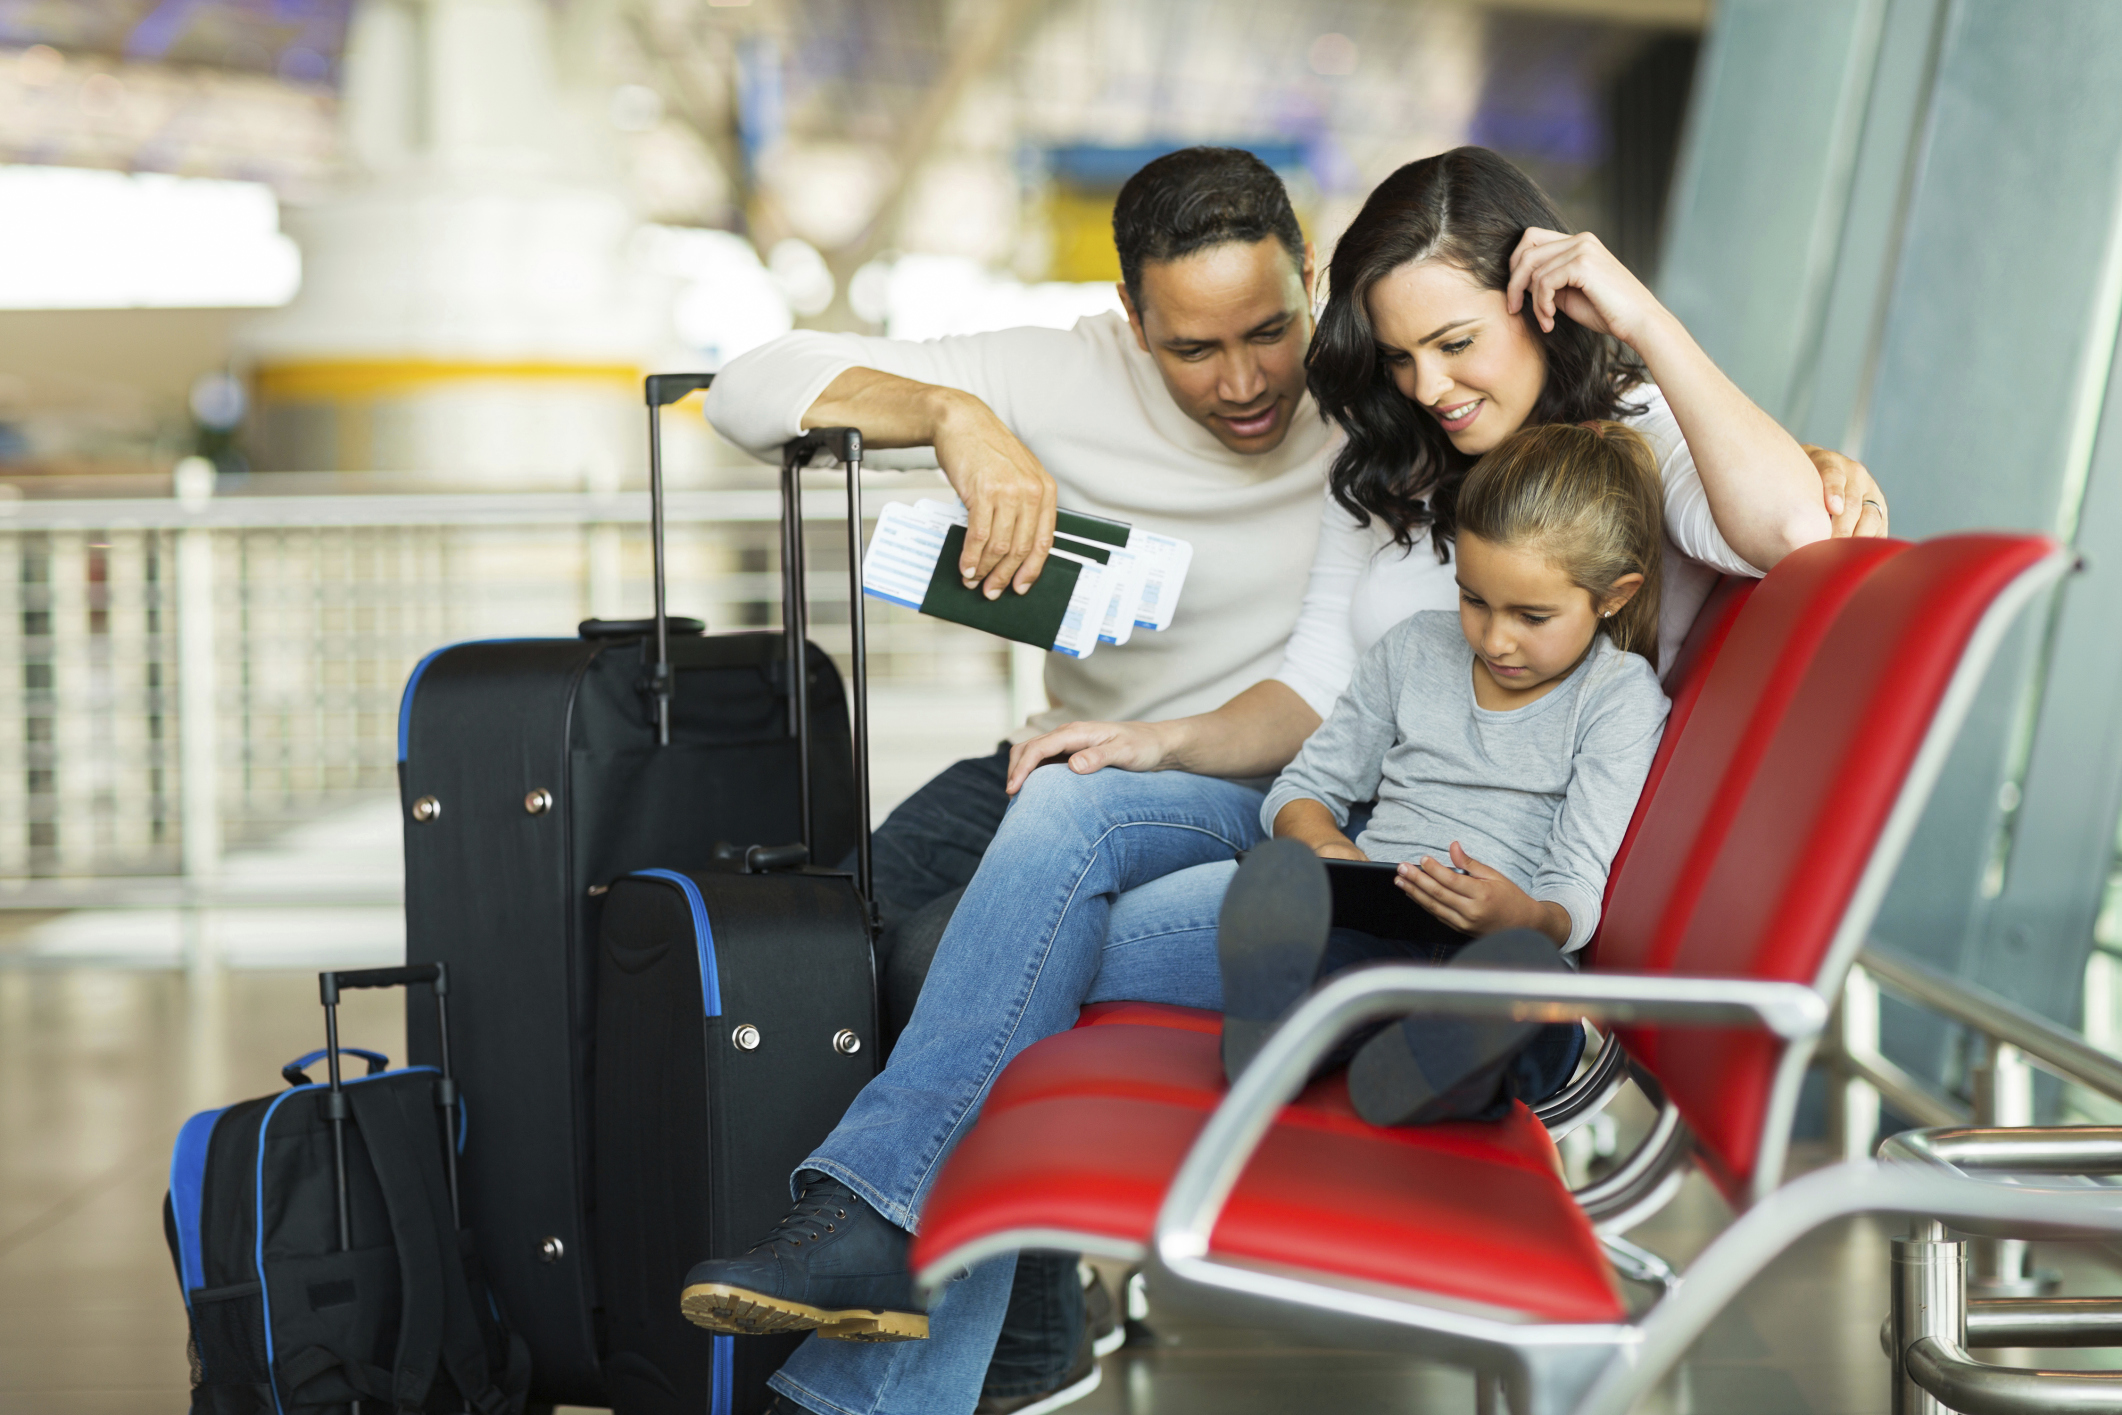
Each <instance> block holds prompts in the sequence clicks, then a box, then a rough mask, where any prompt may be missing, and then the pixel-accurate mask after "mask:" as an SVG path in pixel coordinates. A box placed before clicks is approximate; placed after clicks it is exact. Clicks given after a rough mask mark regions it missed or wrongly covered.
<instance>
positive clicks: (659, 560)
mask: <svg viewBox="0 0 2122 1415" xmlns="http://www.w3.org/2000/svg"><path fill="white" fill-rule="evenodd" d="M714 381H715V376H714V375H713V374H711V373H652V374H650V375H649V376H648V379H647V381H646V383H645V385H644V386H645V388H646V391H647V394H648V540H649V550H650V558H651V559H652V560H653V561H654V564H655V578H656V653H655V657H654V658H653V659H651V660H650V661H649V665H648V688H649V692H651V693H652V694H654V695H655V699H656V745H657V746H659V747H668V746H669V745H670V704H671V695H672V694H673V692H674V691H675V690H676V687H677V684H676V682H675V681H674V680H673V678H672V677H671V671H670V622H669V620H668V619H667V618H666V617H665V615H664V576H663V409H664V407H665V405H666V404H670V403H675V402H677V401H678V400H679V399H680V398H683V397H684V396H685V395H686V394H688V393H693V392H696V391H698V390H699V389H702V388H705V387H707V386H708V385H709V384H711V383H713V382H714Z"/></svg>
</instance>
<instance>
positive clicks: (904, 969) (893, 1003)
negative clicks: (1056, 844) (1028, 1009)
mask: <svg viewBox="0 0 2122 1415" xmlns="http://www.w3.org/2000/svg"><path fill="white" fill-rule="evenodd" d="M1008 780H1009V746H1008V744H1007V743H1004V744H1003V745H1002V746H1000V747H998V748H996V750H995V751H994V752H993V753H991V754H990V755H988V756H984V757H968V758H966V759H965V760H964V761H960V762H953V763H952V764H951V765H950V766H948V767H945V768H944V769H943V770H942V771H941V772H939V773H938V774H937V775H936V777H935V779H934V780H932V781H930V782H929V783H928V784H927V785H926V786H923V787H922V788H921V789H920V790H919V791H916V792H915V793H914V794H913V795H911V796H909V797H907V798H906V800H905V801H903V802H901V803H900V804H899V806H898V807H897V808H896V809H895V810H893V812H892V813H891V815H890V816H888V817H886V819H885V822H884V824H883V825H882V826H880V827H879V828H878V830H877V833H876V838H875V841H874V842H873V843H872V845H871V847H870V850H871V870H872V872H873V876H874V879H875V882H876V883H875V888H876V894H877V911H878V915H879V917H880V918H881V920H882V922H883V925H884V932H883V935H882V937H881V938H879V939H878V944H877V979H878V984H879V991H880V992H881V993H882V997H881V998H880V999H879V1000H880V1003H881V1010H882V1012H883V1016H882V1018H881V1019H880V1021H881V1023H882V1025H883V1029H884V1043H885V1054H886V1055H889V1054H890V1047H891V1044H892V1043H893V1042H895V1041H897V1040H898V1036H899V1033H900V1032H901V1031H902V1030H903V1029H904V1028H905V1026H906V1021H907V1018H909V1017H910V1016H912V1015H913V1008H914V1001H915V999H916V998H917V997H918V996H919V995H920V992H921V983H922V980H923V979H924V978H926V977H927V976H928V965H929V963H930V961H931V960H932V959H934V957H935V956H936V945H937V943H938V941H939V940H940V939H941V938H942V936H943V929H944V926H945V925H947V924H948V923H949V922H950V916H951V910H952V909H953V908H954V907H955V906H956V904H957V902H958V896H959V895H961V894H962V893H964V891H965V886H966V885H967V884H969V883H970V882H971V881H972V877H973V874H974V872H975V871H977V870H978V869H979V868H980V858H981V856H983V855H985V854H986V853H987V847H988V843H989V842H990V841H992V840H993V839H994V838H995V831H996V830H997V829H999V828H1000V827H1001V824H1002V815H1003V812H1004V810H1005V809H1006V808H1007V807H1008V805H1009V797H1007V796H1005V795H1004V794H1003V791H1002V788H1003V786H1004V785H1005V784H1006V783H1007V782H1008ZM845 868H848V869H853V868H854V862H853V860H852V859H850V860H849V861H848V862H847V864H846V866H845ZM1082 1337H1083V1289H1082V1287H1081V1285H1080V1284H1079V1282H1078V1280H1077V1276H1076V1258H1075V1255H1074V1254H1072V1253H1019V1254H1018V1255H1017V1275H1016V1279H1015V1281H1014V1283H1013V1285H1012V1286H1011V1288H1010V1294H1009V1312H1008V1315H1006V1316H1005V1317H1004V1318H1003V1319H1002V1333H1001V1335H1000V1336H999V1337H998V1338H997V1339H996V1341H995V1354H994V1357H993V1360H992V1361H991V1362H990V1364H989V1366H988V1368H987V1381H986V1384H985V1386H984V1393H985V1394H988V1395H995V1396H1005V1397H1006V1396H1013V1395H1032V1394H1035V1393H1037V1392H1039V1391H1045V1390H1051V1389H1053V1388H1054V1387H1055V1386H1056V1385H1059V1384H1060V1382H1061V1378H1062V1377H1063V1376H1065V1375H1066V1374H1068V1368H1069V1363H1070V1360H1071V1359H1072V1358H1073V1357H1074V1356H1075V1354H1076V1343H1077V1342H1079V1341H1081V1340H1082Z"/></svg>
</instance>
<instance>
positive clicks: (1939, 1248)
mask: <svg viewBox="0 0 2122 1415" xmlns="http://www.w3.org/2000/svg"><path fill="white" fill-rule="evenodd" d="M1893 1277H1894V1280H1893V1291H1892V1303H1893V1305H1892V1310H1891V1314H1890V1315H1889V1316H1888V1318H1887V1340H1888V1344H1889V1349H1888V1352H1887V1359H1888V1361H1889V1363H1890V1364H1891V1366H1892V1368H1893V1383H1894V1391H1893V1411H1894V1415H1953V1412H1952V1411H1951V1410H1950V1409H1948V1408H1947V1407H1946V1406H1945V1405H1943V1404H1941V1403H1940V1402H1939V1401H1938V1399H1937V1397H1936V1396H1933V1395H1932V1394H1931V1393H1930V1392H1929V1391H1927V1390H1925V1389H1923V1387H1922V1386H1920V1385H1917V1384H1916V1382H1915V1379H1914V1377H1912V1376H1910V1375H1909V1373H1908V1349H1909V1348H1910V1347H1911V1346H1914V1345H1915V1344H1916V1343H1917V1342H1918V1341H1921V1340H1923V1339H1924V1338H1926V1337H1943V1338H1945V1339H1946V1340H1947V1341H1949V1342H1950V1343H1951V1344H1952V1345H1953V1347H1954V1348H1956V1349H1957V1348H1960V1347H1962V1346H1964V1345H1965V1344H1966V1337H1967V1245H1966V1244H1965V1243H1961V1242H1956V1241H1954V1240H1952V1239H1950V1238H1948V1237H1947V1236H1946V1232H1945V1225H1944V1224H1942V1223H1937V1222H1935V1221H1933V1220H1930V1219H1920V1218H1919V1219H1917V1220H1915V1222H1914V1223H1913V1224H1912V1225H1911V1227H1910V1231H1909V1235H1908V1237H1906V1238H1896V1239H1895V1240H1894V1244H1893Z"/></svg>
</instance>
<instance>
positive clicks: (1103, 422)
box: [707, 148, 1338, 1412]
mask: <svg viewBox="0 0 2122 1415" xmlns="http://www.w3.org/2000/svg"><path fill="white" fill-rule="evenodd" d="M1113 235H1114V240H1115V243H1116V245H1117V246H1118V248H1119V254H1120V267H1121V274H1122V277H1123V279H1122V284H1121V287H1120V298H1121V302H1122V304H1123V306H1124V307H1125V309H1126V315H1125V317H1124V318H1123V317H1121V316H1119V315H1101V316H1096V317H1093V318H1089V319H1084V320H1080V321H1078V322H1077V324H1076V327H1075V328H1074V329H1072V330H1068V331H1066V332H1063V331H1059V330H1047V329H1012V330H1005V331H1002V332H1000V333H995V334H980V335H969V336H964V337H960V338H952V339H940V340H935V341H932V342H929V343H923V344H911V343H904V342H898V341H894V340H889V339H869V338H861V337H857V336H853V335H835V334H819V333H809V332H805V333H797V334H791V335H788V336H786V337H785V338H782V339H778V340H776V341H774V342H773V343H771V344H768V345H766V346H765V347H764V348H761V349H758V350H755V351H754V352H752V353H750V354H747V355H745V356H744V357H742V358H740V359H737V360H735V361H734V362H732V363H731V364H730V365H729V367H728V368H726V369H724V370H723V371H722V372H721V373H720V374H719V375H717V377H716V379H715V384H714V387H713V388H712V389H711V390H710V391H709V393H708V399H707V416H708V419H709V421H711V422H712V423H713V424H714V425H715V427H716V428H717V429H719V430H720V431H721V432H722V434H723V435H724V436H725V437H728V438H729V439H730V440H731V441H733V442H735V443H737V444H738V445H739V446H742V447H745V448H747V449H749V450H751V451H753V452H754V453H757V454H758V455H760V456H762V457H766V458H768V459H772V458H773V457H774V456H775V455H776V450H777V449H778V448H779V447H780V445H781V444H782V443H783V442H786V441H787V440H788V439H790V438H792V437H794V436H796V435H797V434H798V433H799V432H800V431H802V430H803V429H805V428H813V427H842V426H847V427H859V428H861V429H862V434H863V442H864V444H865V446H866V447H868V448H871V449H882V448H933V449H934V460H933V465H936V466H939V467H941V468H942V470H943V473H944V476H945V477H946V478H948V479H949V481H950V484H951V487H952V488H953V489H954V490H955V491H956V492H957V493H958V496H959V498H960V499H961V500H963V501H964V502H965V505H966V512H967V521H968V524H967V529H966V539H965V552H964V556H963V558H962V559H961V561H960V564H959V571H960V573H961V575H962V576H963V577H964V579H965V582H966V583H967V584H968V585H974V584H977V585H979V586H980V587H981V589H982V592H983V593H985V594H986V595H987V596H988V598H990V599H994V598H997V597H999V596H1000V595H1002V594H1006V593H1022V592H1023V591H1024V590H1025V589H1026V588H1028V587H1029V586H1030V585H1031V584H1032V582H1033V581H1034V580H1036V579H1037V577H1038V574H1039V572H1040V569H1041V567H1042V565H1043V563H1044V561H1045V559H1046V552H1047V550H1048V549H1049V548H1050V547H1051V546H1052V544H1053V532H1054V511H1055V507H1056V505H1057V504H1059V505H1065V506H1067V507H1068V508H1069V509H1070V510H1074V511H1086V512H1091V513H1093V514H1097V515H1102V516H1110V517H1113V518H1115V519H1117V520H1122V521H1127V522H1129V523H1131V524H1135V525H1139V526H1143V527H1145V528H1146V529H1149V530H1154V531H1157V532H1160V533H1162V534H1166V535H1173V536H1178V537H1181V538H1183V539H1185V540H1188V541H1191V542H1192V543H1193V546H1194V559H1193V563H1192V566H1191V568H1190V569H1189V570H1188V573H1187V581H1186V587H1185V591H1184V596H1183V598H1182V600H1181V602H1180V605H1179V609H1178V613H1177V614H1176V616H1175V617H1174V619H1173V621H1172V624H1171V627H1170V628H1168V629H1165V630H1163V631H1161V632H1159V633H1141V634H1137V635H1135V636H1134V638H1133V639H1132V640H1131V641H1130V642H1129V643H1128V644H1127V645H1126V646H1125V647H1120V648H1115V647H1112V646H1110V645H1107V646H1104V647H1101V648H1100V650H1099V651H1098V652H1097V653H1096V654H1094V655H1092V656H1091V657H1090V658H1088V659H1082V660H1077V659H1071V658H1068V657H1065V656H1063V655H1058V654H1053V655H1049V656H1048V658H1047V665H1046V689H1047V695H1048V697H1049V698H1050V700H1051V701H1052V703H1053V704H1054V706H1053V707H1052V708H1051V709H1049V710H1048V711H1047V712H1044V713H1041V714H1039V715H1037V716H1035V717H1034V718H1032V720H1031V721H1030V722H1029V723H1027V724H1025V725H1024V726H1023V727H1022V728H1021V729H1020V730H1019V732H1018V733H1017V734H1016V737H1017V739H1018V740H1021V739H1022V738H1023V737H1028V736H1031V735H1033V734H1035V733H1036V732H1038V731H1042V730H1044V729H1046V728H1048V727H1053V726H1058V725H1060V724H1061V723H1065V722H1070V721H1074V720H1076V719H1079V718H1083V719H1103V720H1114V719H1120V720H1125V719H1151V720H1155V719H1160V718H1166V717H1176V716H1183V715H1185V714H1188V713H1194V712H1203V711H1206V710H1208V709H1210V708H1213V707H1216V706H1218V705H1220V704H1222V703H1224V702H1226V701H1228V700H1229V699H1230V698H1231V697H1233V696H1234V695H1236V694H1237V693H1238V692H1239V691H1240V690H1242V689H1244V688H1246V687H1249V686H1251V685H1252V684H1254V683H1257V682H1259V681H1260V680H1261V679H1263V678H1266V677H1268V676H1269V675H1270V674H1272V673H1273V672H1274V671H1275V669H1276V667H1277V666H1278V665H1279V663H1280V658H1281V652H1282V645H1283V642H1284V641H1285V640H1286V639H1288V637H1289V634H1290V630H1291V628H1292V627H1293V626H1294V624H1295V622H1296V617H1297V610H1298V608H1299V605H1300V603H1301V601H1302V599H1303V595H1304V582H1305V576H1306V572H1307V571H1308V570H1309V569H1310V566H1311V560H1312V553H1313V550H1314V548H1315V546H1316V543H1317V539H1318V530H1319V516H1320V510H1321V507H1322V506H1323V504H1324V502H1323V499H1322V495H1321V489H1322V487H1323V485H1324V479H1325V468H1326V463H1327V460H1328V458H1329V457H1330V455H1331V453H1332V450H1333V448H1334V447H1335V446H1336V445H1337V442H1338V434H1336V433H1334V432H1333V431H1332V429H1330V428H1329V426H1328V425H1327V424H1326V423H1325V421H1324V420H1323V419H1321V418H1320V417H1319V415H1318V412H1317V410H1316V408H1315V407H1314V405H1313V404H1312V401H1311V398H1310V396H1309V395H1308V394H1307V393H1306V392H1305V388H1304V353H1305V349H1306V347H1307V346H1308V345H1309V343H1310V340H1311V330H1312V325H1311V289H1312V276H1313V252H1312V249H1311V247H1310V246H1309V245H1307V244H1306V243H1305V240H1304V237H1303V233H1302V231H1301V229H1300V228H1299V226H1298V224H1297V217H1296V213H1295V212H1294V211H1293V210H1292V209H1291V207H1290V203H1289V196H1288V194H1287V193H1286V192H1285V191H1284V190H1283V187H1282V182H1281V180H1280V179H1279V178H1277V177H1276V176H1275V174H1274V173H1273V172H1272V171H1271V170H1270V169H1269V168H1268V167H1267V166H1266V164H1264V163H1262V162H1261V161H1260V160H1259V159H1258V158H1256V157H1254V156H1252V155H1251V154H1250V153H1246V152H1240V151H1236V150H1233V149H1228V148H1189V149H1186V150H1184V151H1180V152H1175V153H1172V154H1169V155H1168V156H1165V157H1161V158H1158V159H1157V160H1156V161H1154V162H1152V163H1150V164H1149V165H1148V166H1146V167H1144V168H1143V169H1142V170H1141V171H1140V172H1138V173H1136V174H1135V176H1134V177H1132V178H1131V179H1130V180H1129V181H1128V183H1127V185H1126V187H1125V188H1123V189H1122V191H1121V193H1120V197H1119V200H1118V202H1117V203H1116V205H1115V207H1114V210H1113ZM872 460H873V463H874V464H882V465H890V464H891V463H890V461H889V460H888V459H887V458H883V457H878V458H873V459H872ZM900 464H901V465H915V466H925V465H930V462H929V460H928V459H927V458H926V457H915V458H911V459H905V460H903V461H902V462H901V463H900ZM1008 765H1009V750H1008V743H1004V744H1002V746H1000V747H999V748H997V749H996V751H995V752H994V753H993V754H991V755H989V756H984V757H975V758H972V759H970V760H967V761H961V762H959V763H957V764H956V765H954V766H952V767H950V768H949V769H947V770H946V771H944V772H943V773H942V774H941V775H940V776H938V777H937V778H936V779H935V780H934V781H931V782H930V783H929V784H928V785H926V786H924V787H923V788H922V789H921V790H920V791H919V792H917V793H915V795H914V796H913V797H911V798H910V799H909V800H907V801H906V802H905V803H904V804H903V805H901V806H900V807H899V808H898V809H897V810H895V811H894V812H892V814H891V817H890V818H889V819H888V820H886V821H885V823H884V825H883V827H882V828H881V829H880V830H879V831H878V832H877V837H876V842H875V860H874V869H875V878H876V892H877V895H878V906H879V910H880V912H881V914H882V916H883V919H884V923H885V937H884V939H883V940H882V941H881V944H880V950H879V951H880V955H881V956H880V959H879V963H880V969H881V971H882V973H883V976H884V989H885V994H886V997H885V1004H886V1006H885V1011H886V1022H885V1025H886V1031H887V1036H888V1037H889V1036H894V1035H896V1033H897V1031H898V1029H899V1028H900V1027H901V1026H903V1025H904V1023H905V1021H906V1017H907V1015H908V1013H910V1011H911V1009H912V1005H913V1000H914V997H915V996H916V995H917V994H918V992H919V989H920V980H921V977H922V976H923V975H924V974H925V973H926V971H927V963H928V958H929V956H930V954H931V953H932V951H933V948H934V945H935V940H936V938H937V937H938V936H939V935H940V934H941V932H942V924H943V923H944V922H945V921H946V920H947V919H948V917H949V910H950V906H951V904H952V903H954V902H955V899H956V896H957V893H958V891H960V890H961V889H962V888H963V887H964V886H965V884H966V883H967V882H968V881H969V880H971V879H972V876H973V872H974V871H975V870H976V869H977V868H978V867H979V863H980V857H981V855H982V853H984V852H985V850H986V849H987V845H988V842H989V841H990V840H991V839H993V837H994V833H995V829H996V827H997V826H998V825H999V824H1000V823H1001V820H1002V813H1003V809H1004V807H1005V806H1006V805H1007V804H1008V798H1007V797H1006V796H1005V795H1004V794H1003V782H1004V780H1005V778H1006V776H1007V772H1008ZM924 911H925V912H924ZM1081 1309H1082V1295H1081V1288H1080V1287H1079V1286H1078V1284H1077V1279H1076V1267H1075V1263H1074V1261H1073V1260H1072V1259H1061V1258H1056V1257H1055V1256H1053V1255H1037V1256H1027V1257H1026V1258H1025V1259H1024V1260H1022V1261H1020V1263H1019V1266H1018V1276H1017V1283H1016V1288H1015V1292H1014V1295H1013V1298H1012V1302H1011V1319H1010V1321H1009V1322H1008V1323H1006V1325H1005V1328H1004V1337H1003V1341H1002V1344H1001V1345H1002V1352H1003V1356H1002V1359H1001V1361H1000V1363H999V1364H998V1368H997V1369H996V1370H995V1371H993V1372H992V1373H991V1377H990V1380H989V1383H988V1398H987V1399H986V1400H985V1401H983V1404H982V1408H983V1410H992V1411H995V1412H1002V1411H1007V1410H1014V1409H1018V1408H1020V1407H1021V1406H1025V1405H1030V1404H1034V1403H1041V1402H1043V1401H1045V1400H1048V1399H1050V1398H1052V1397H1053V1395H1054V1394H1055V1393H1056V1392H1057V1391H1058V1390H1060V1389H1063V1388H1066V1387H1069V1386H1072V1385H1077V1384H1081V1385H1083V1386H1084V1387H1085V1389H1088V1380H1087V1377H1088V1375H1089V1374H1090V1373H1089V1371H1088V1370H1081V1373H1080V1375H1078V1374H1076V1373H1073V1372H1072V1370H1071V1367H1072V1366H1075V1367H1077V1368H1079V1369H1080V1368H1081V1367H1082V1366H1083V1362H1082V1360H1081V1359H1080V1356H1081V1352H1082V1349H1083V1346H1084V1341H1083V1337H1082V1334H1081V1327H1082V1310H1081ZM1055 1313H1058V1314H1059V1316H1060V1320H1054V1319H1053V1317H1052V1316H1051V1315H1049V1314H1055Z"/></svg>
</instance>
